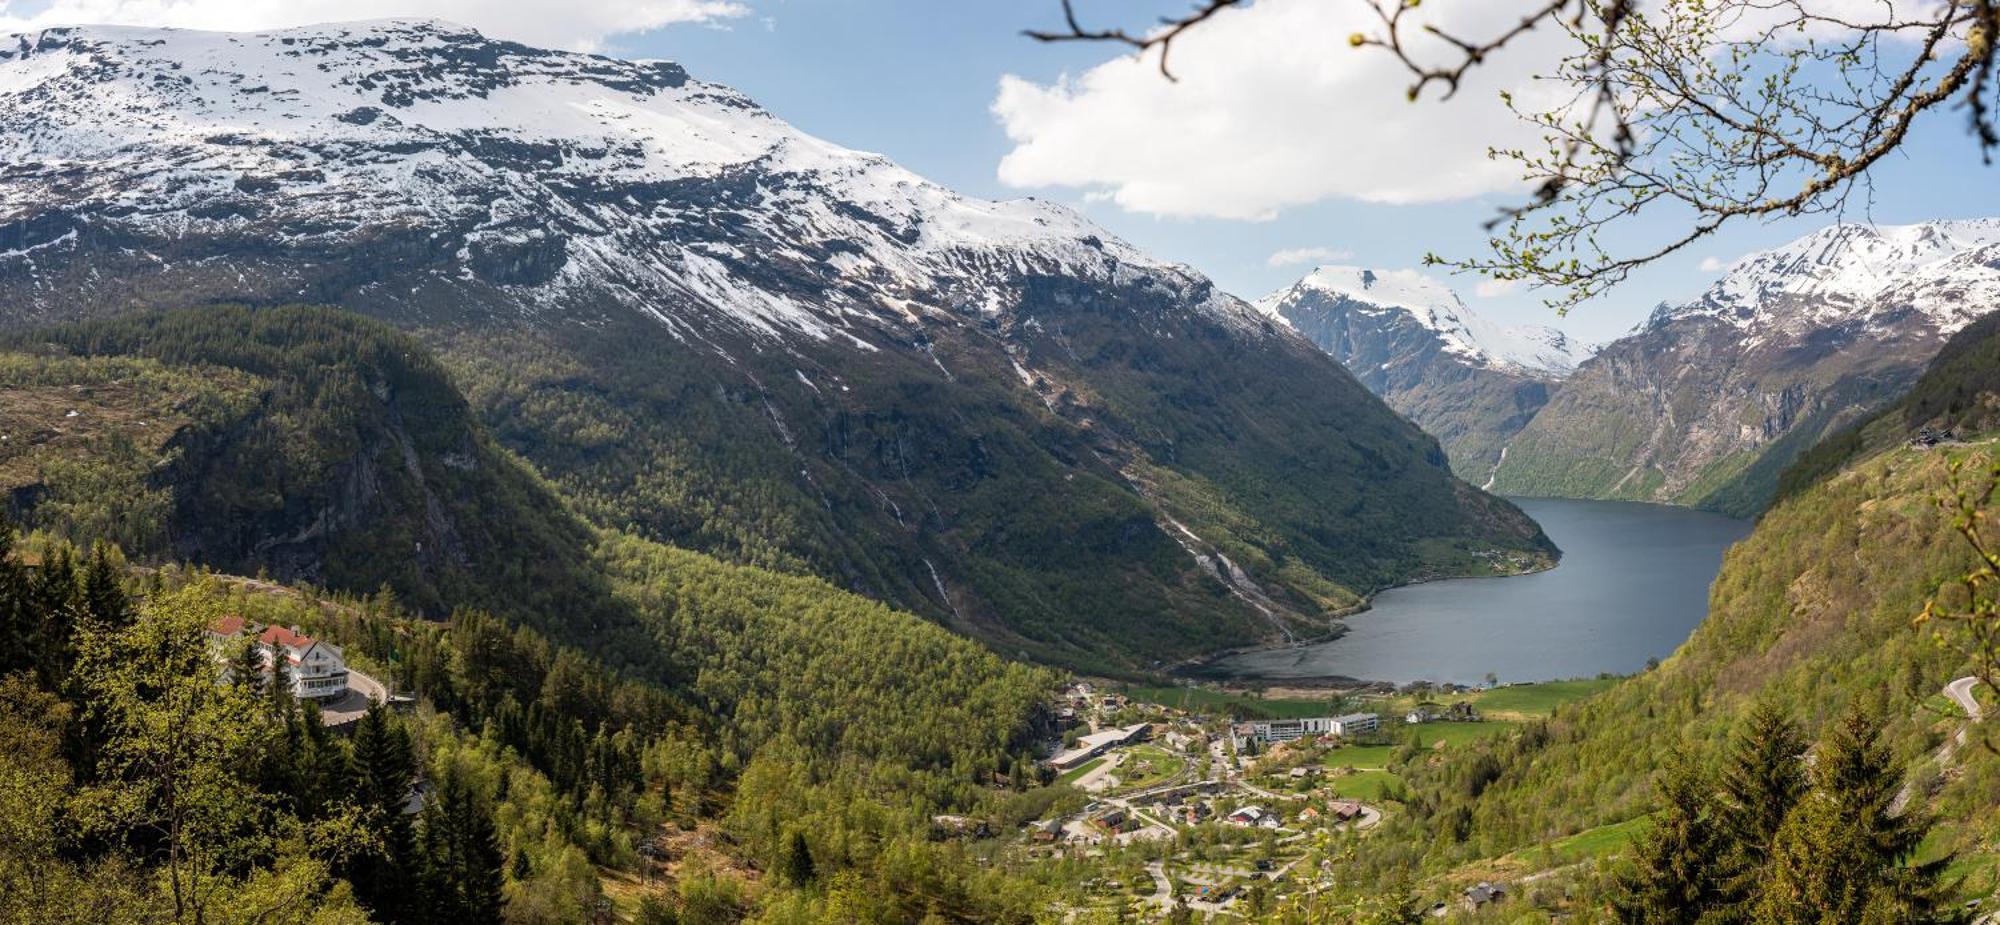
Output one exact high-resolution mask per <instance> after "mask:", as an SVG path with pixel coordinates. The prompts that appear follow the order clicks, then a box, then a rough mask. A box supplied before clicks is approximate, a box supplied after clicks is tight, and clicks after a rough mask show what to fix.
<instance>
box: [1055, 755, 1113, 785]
mask: <svg viewBox="0 0 2000 925" xmlns="http://www.w3.org/2000/svg"><path fill="white" fill-rule="evenodd" d="M1103 763H1104V759H1102V758H1092V759H1090V760H1089V761H1086V762H1084V763H1082V764H1080V765H1077V766H1076V767H1074V768H1071V769H1069V770H1068V771H1064V772H1063V775H1062V776H1061V777H1058V778H1056V783H1059V784H1073V783H1076V780H1077V778H1079V777H1082V776H1084V775H1085V774H1089V773H1090V772H1091V771H1092V770H1093V769H1095V768H1096V767H1097V766H1098V765H1100V764H1103Z"/></svg>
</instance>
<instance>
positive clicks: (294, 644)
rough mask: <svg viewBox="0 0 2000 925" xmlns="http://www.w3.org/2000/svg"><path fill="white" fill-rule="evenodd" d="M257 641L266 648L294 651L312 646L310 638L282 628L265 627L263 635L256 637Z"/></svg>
mask: <svg viewBox="0 0 2000 925" xmlns="http://www.w3.org/2000/svg"><path fill="white" fill-rule="evenodd" d="M257 641H258V642H261V643H263V644H265V645H267V646H287V647H290V648H296V649H305V648H310V647H311V646H312V644H313V638H312V637H311V636H306V635H303V634H301V633H298V632H296V631H294V630H288V629H286V628H284V627H282V626H267V627H265V628H264V633H263V635H261V636H258V637H257Z"/></svg>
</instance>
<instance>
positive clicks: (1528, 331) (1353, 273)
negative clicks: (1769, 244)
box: [1256, 266, 1591, 376]
mask: <svg viewBox="0 0 2000 925" xmlns="http://www.w3.org/2000/svg"><path fill="white" fill-rule="evenodd" d="M1342 302H1345V303H1350V306H1349V307H1350V310H1352V311H1355V312H1360V313H1366V314H1372V315H1376V316H1381V317H1384V319H1385V323H1394V321H1393V315H1394V314H1396V313H1402V314H1407V315H1408V316H1409V318H1410V320H1412V321H1414V322H1415V323H1416V324H1417V325H1419V326H1420V327H1422V328H1424V329H1425V330H1428V331H1430V332H1432V333H1433V334H1434V335H1435V336H1436V337H1437V339H1438V340H1439V341H1440V342H1441V343H1442V344H1443V347H1444V350H1445V352H1446V353H1449V354H1451V355H1453V356H1455V357H1457V358H1459V359H1461V360H1463V361H1465V362H1467V363H1470V364H1472V365H1474V366H1482V367H1488V368H1496V367H1498V368H1507V369H1512V370H1517V371H1521V372H1528V373H1535V374H1548V375H1554V376H1563V375H1567V374H1568V373H1569V372H1570V371H1571V370H1573V369H1575V368H1576V364H1578V363H1580V362H1582V361H1583V360H1584V359H1585V358H1586V357H1588V356H1589V355H1590V350H1591V348H1590V346H1589V345H1586V344H1580V343H1577V342H1576V341H1574V340H1572V339H1571V338H1570V337H1569V335H1567V334H1564V333H1563V332H1561V331H1559V330H1556V329H1555V328H1551V327H1546V326H1543V325H1505V324H1500V323H1498V322H1495V321H1493V320H1491V319H1489V318H1486V317H1484V316H1482V315H1479V314H1478V313H1476V312H1474V311H1472V310H1471V309H1469V308H1466V307H1465V302H1464V301H1463V300H1461V299H1460V298H1459V297H1458V293H1456V292H1454V291H1452V289H1451V287H1450V286H1447V285H1445V284H1444V283H1442V282H1439V281H1438V280H1435V279H1432V278H1430V277H1429V276H1426V275H1424V274H1422V273H1420V272H1418V271H1416V270H1370V269H1365V268H1362V267H1341V266H1325V267H1319V268H1318V269H1315V270H1313V271H1312V272H1311V273H1309V274H1307V275H1306V277H1305V278H1304V279H1301V280H1299V281H1298V282H1297V283H1294V284H1292V285H1291V286H1290V287H1288V288H1286V289H1283V290H1280V291H1278V292H1274V293H1271V294H1270V295H1267V296H1265V297H1263V298H1261V299H1258V300H1257V302H1256V306H1257V308H1258V309H1259V310H1261V311H1263V312H1265V313H1266V314H1270V315H1275V316H1277V317H1280V318H1286V319H1287V320H1289V319H1290V317H1291V316H1292V315H1294V314H1305V313H1307V312H1311V311H1316V310H1317V311H1324V310H1327V307H1328V306H1329V304H1330V303H1332V304H1337V303H1342Z"/></svg>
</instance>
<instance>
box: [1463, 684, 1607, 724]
mask: <svg viewBox="0 0 2000 925" xmlns="http://www.w3.org/2000/svg"><path fill="white" fill-rule="evenodd" d="M1621 680H1623V679H1622V678H1589V679H1585V680H1580V681H1546V682H1543V683H1541V684H1524V685H1521V686H1519V687H1500V688H1495V689H1493V690H1490V691H1485V692H1482V693H1480V694H1478V695H1475V696H1474V697H1473V698H1472V705H1473V706H1475V707H1478V708H1479V711H1480V712H1481V713H1488V714H1494V715H1508V716H1514V717H1534V716H1547V715H1549V714H1551V713H1554V712H1555V710H1556V708H1557V707H1559V706H1562V705H1563V704H1566V703H1569V702H1571V701H1575V700H1582V699H1583V698H1585V697H1588V696H1590V695H1592V694H1595V693H1598V692H1599V691H1603V690H1606V689H1608V688H1610V687H1611V686H1612V685H1613V684H1617V683H1618V682H1619V681H1621Z"/></svg>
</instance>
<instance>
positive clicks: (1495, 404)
mask: <svg viewBox="0 0 2000 925" xmlns="http://www.w3.org/2000/svg"><path fill="white" fill-rule="evenodd" d="M1255 304H1256V306H1257V308H1258V310H1259V311H1262V312H1264V313H1265V314H1267V315H1270V316H1271V317H1273V318H1277V319H1279V320H1281V321H1283V322H1284V323H1285V324H1286V325H1288V326H1290V327H1291V328H1293V329H1294V330H1296V331H1298V332H1299V333H1300V334H1301V335H1302V336H1304V337H1306V338H1307V339H1309V340H1311V341H1312V342H1313V343H1314V344H1315V345H1317V346H1318V347H1319V348H1320V349H1322V350H1324V351H1325V352H1326V353H1327V354H1328V355H1329V356H1332V357H1333V358H1334V359H1335V360H1338V361H1339V362H1340V363H1341V364H1342V365H1343V366H1345V367H1347V369H1348V371H1349V372H1350V373H1352V374H1353V375H1354V376H1355V377H1356V378H1358V379H1360V380H1361V382H1362V383H1363V384H1364V385H1366V386H1367V387H1368V388H1369V390H1370V391H1373V392H1374V393H1375V394H1376V395H1379V396H1381V397H1382V398H1383V400H1384V401H1386V402H1388V403H1389V406H1390V407H1392V408H1395V409H1396V410H1397V411H1398V412H1400V413H1402V414H1403V415H1404V416H1406V417H1408V418H1409V419H1411V420H1412V421H1415V422H1416V423H1417V424H1418V425H1419V426H1421V427H1423V428H1424V430H1425V431H1426V432H1427V433H1430V434H1432V435H1433V436H1435V437H1437V438H1438V440H1439V441H1440V442H1441V443H1442V444H1443V445H1444V447H1445V450H1446V452H1447V453H1448V454H1449V456H1450V459H1451V464H1452V471H1454V472H1456V473H1457V474H1458V475H1459V477H1460V478H1463V479H1466V480H1467V481H1470V482H1472V483H1474V484H1487V483H1490V481H1491V478H1492V474H1493V472H1494V471H1495V469H1496V468H1497V467H1498V466H1499V464H1500V462H1501V460H1502V459H1503V456H1502V453H1503V452H1504V451H1505V448H1506V446H1507V443H1508V441H1510V440H1512V439H1513V438H1514V435H1515V434H1517V433H1518V432H1519V431H1520V430H1521V428H1522V427H1524V426H1526V424H1527V422H1528V421H1529V420H1530V419H1532V418H1533V416H1534V414H1535V412H1537V411H1539V410H1540V409H1541V407H1542V406H1543V405H1545V404H1547V402H1548V400H1549V396H1550V395H1551V394H1552V393H1553V392H1554V390H1555V389H1556V388H1558V387H1559V384H1560V383H1561V382H1562V380H1563V379H1565V378H1567V377H1568V375H1569V374H1570V373H1571V371H1573V370H1574V368H1575V366H1576V364H1577V363H1579V362H1581V361H1582V360H1583V359H1584V358H1586V357H1587V356H1589V354H1590V352H1591V350H1592V348H1590V347H1589V346H1587V345H1582V344H1578V343H1576V342H1574V341H1572V340H1571V339H1570V338H1569V337H1568V336H1567V335H1564V334H1563V333H1562V332H1561V331H1558V330H1555V329H1554V328H1547V327H1533V326H1529V327H1519V326H1507V325H1502V324H1498V323H1495V322H1493V321H1490V320H1488V319H1485V318H1482V317H1480V316H1479V315H1478V314H1477V313H1476V312H1473V311H1472V310H1471V309H1469V308H1467V307H1466V305H1465V303H1464V302H1463V301H1461V300H1460V299H1459V298H1458V296H1457V295H1456V294H1455V293H1453V292H1452V291H1451V289H1450V288H1449V287H1448V286H1446V285H1445V284H1443V283H1441V282H1439V281H1437V280H1434V279H1431V278H1430V277H1428V276H1425V275H1423V274H1422V273H1419V272H1417V271H1414V270H1370V269H1366V268H1362V267H1343V266H1327V267H1320V268H1317V269H1315V270H1314V271H1313V272H1311V273H1309V274H1307V275H1306V276H1305V277H1304V278H1302V279H1301V280H1299V281H1298V282H1297V283H1294V284H1293V285H1291V286H1289V287H1286V288H1284V289H1281V290H1278V291H1277V292H1273V293H1271V294H1269V295H1266V296H1265V297H1263V298H1261V299H1259V300H1257V302H1256V303H1255Z"/></svg>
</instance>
